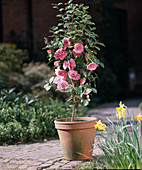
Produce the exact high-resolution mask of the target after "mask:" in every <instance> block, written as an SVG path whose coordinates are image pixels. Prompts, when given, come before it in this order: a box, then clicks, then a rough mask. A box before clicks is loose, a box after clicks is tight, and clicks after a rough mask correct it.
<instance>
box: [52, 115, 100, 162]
mask: <svg viewBox="0 0 142 170" xmlns="http://www.w3.org/2000/svg"><path fill="white" fill-rule="evenodd" d="M96 121H97V118H92V117H76V118H75V121H74V122H71V118H63V119H57V120H55V121H54V123H55V128H56V129H57V131H58V135H59V138H60V142H61V146H62V149H63V153H64V157H65V159H67V160H87V159H89V158H91V157H92V152H93V150H92V148H93V144H94V138H95V133H96V130H95V128H94V124H96ZM91 150H92V151H91ZM80 153H81V154H83V155H86V156H87V157H86V156H83V155H81V154H80Z"/></svg>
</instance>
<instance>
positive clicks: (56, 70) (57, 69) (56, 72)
mask: <svg viewBox="0 0 142 170" xmlns="http://www.w3.org/2000/svg"><path fill="white" fill-rule="evenodd" d="M59 70H60V67H57V68H56V69H55V74H56V75H57V76H58V72H59Z"/></svg>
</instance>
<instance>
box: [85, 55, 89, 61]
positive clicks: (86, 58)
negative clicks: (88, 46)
mask: <svg viewBox="0 0 142 170" xmlns="http://www.w3.org/2000/svg"><path fill="white" fill-rule="evenodd" d="M89 56H90V53H88V54H87V55H86V57H85V60H86V62H87V61H88V57H89Z"/></svg>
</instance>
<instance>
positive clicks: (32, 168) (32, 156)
mask: <svg viewBox="0 0 142 170" xmlns="http://www.w3.org/2000/svg"><path fill="white" fill-rule="evenodd" d="M141 101H142V100H141ZM137 103H138V102H137ZM139 103H140V101H139ZM125 104H126V105H127V102H126V103H125ZM104 106H105V107H103V105H101V106H100V107H99V108H95V109H94V108H93V109H90V110H89V111H88V114H89V115H90V116H93V117H94V116H95V117H97V118H98V119H101V120H102V122H105V121H106V117H108V118H110V119H111V120H112V121H116V120H115V117H116V116H114V114H115V112H116V111H115V107H116V106H117V107H118V102H117V104H116V103H115V104H114V103H112V104H111V105H104ZM133 111H134V112H135V114H138V113H140V112H141V111H140V108H138V107H137V105H133V107H130V106H129V112H130V113H132V112H133ZM98 134H99V131H97V133H96V139H95V140H96V141H97V140H98V138H99V136H98ZM100 154H101V152H100V150H99V149H98V148H94V150H93V155H94V156H96V155H100ZM84 162H85V161H67V160H65V159H64V157H63V153H62V149H61V145H60V141H59V140H58V139H56V140H50V141H46V142H39V143H38V142H37V143H33V144H20V145H9V146H0V170H11V169H15V170H17V169H24V170H45V169H74V168H73V167H74V165H76V164H78V163H80V164H83V163H84Z"/></svg>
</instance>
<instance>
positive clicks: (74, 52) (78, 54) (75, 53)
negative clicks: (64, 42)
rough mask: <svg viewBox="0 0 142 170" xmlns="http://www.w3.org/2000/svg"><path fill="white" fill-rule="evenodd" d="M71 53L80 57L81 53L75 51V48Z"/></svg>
mask: <svg viewBox="0 0 142 170" xmlns="http://www.w3.org/2000/svg"><path fill="white" fill-rule="evenodd" d="M72 53H73V55H75V56H78V57H80V56H81V55H82V53H78V52H76V51H75V49H73V50H72Z"/></svg>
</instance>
